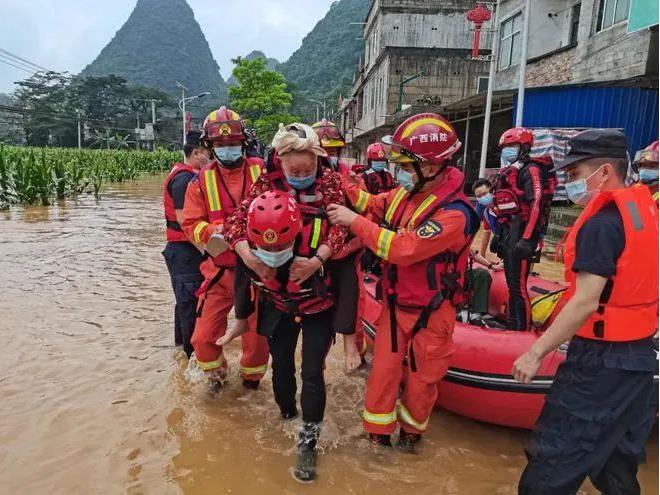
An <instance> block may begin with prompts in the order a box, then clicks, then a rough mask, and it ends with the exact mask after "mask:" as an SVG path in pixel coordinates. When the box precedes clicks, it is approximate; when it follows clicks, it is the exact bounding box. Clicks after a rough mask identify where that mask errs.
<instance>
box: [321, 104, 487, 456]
mask: <svg viewBox="0 0 660 495" xmlns="http://www.w3.org/2000/svg"><path fill="white" fill-rule="evenodd" d="M383 142H384V143H386V144H388V145H389V146H390V147H391V151H390V154H389V157H388V159H389V161H390V162H394V163H395V164H396V166H397V173H396V179H397V182H398V183H399V186H400V187H398V188H396V189H394V190H392V191H389V192H387V193H383V194H379V195H377V196H374V195H371V194H369V193H367V192H365V191H363V190H361V189H360V188H359V187H358V186H357V185H353V186H350V185H347V186H346V189H347V193H348V194H349V196H350V197H351V200H352V203H353V204H354V205H355V207H356V209H357V210H358V211H359V212H360V213H361V214H363V215H370V218H371V219H372V220H371V219H368V218H366V217H365V216H360V215H358V214H357V213H355V212H353V211H351V210H349V209H348V208H345V207H341V206H334V205H333V206H332V207H331V208H330V211H329V216H330V221H331V222H332V223H335V224H339V225H346V226H349V227H350V230H351V232H352V233H353V234H354V235H355V236H357V237H359V238H360V239H361V240H362V242H363V243H364V245H365V246H366V247H367V248H369V249H371V250H372V251H374V252H375V253H376V254H377V255H378V256H379V257H381V258H382V260H383V277H382V278H381V282H382V290H381V292H382V294H383V311H382V313H381V315H380V317H379V318H378V320H377V322H376V326H377V333H376V339H375V343H374V359H373V363H372V369H371V373H370V374H369V379H368V381H367V390H366V398H365V403H364V412H363V420H364V421H363V425H364V428H365V430H366V431H367V432H368V433H369V439H370V440H371V441H372V442H373V443H375V444H379V445H384V446H390V445H391V441H390V435H391V434H392V433H393V432H394V430H395V428H396V424H397V420H398V422H399V424H400V426H401V428H400V432H399V440H398V446H399V448H401V449H402V450H404V451H414V450H415V445H416V444H417V442H418V441H419V440H420V439H421V435H422V433H423V432H424V431H425V430H426V428H427V426H428V422H429V417H430V415H431V411H432V409H433V405H434V404H435V401H436V398H437V388H436V387H437V384H438V382H439V381H440V380H442V378H443V376H444V375H445V373H446V371H447V368H448V365H449V358H450V357H451V355H452V354H453V352H454V344H453V341H452V334H453V330H454V323H455V321H456V306H457V304H458V303H459V302H460V300H461V299H462V297H463V296H464V294H463V290H462V283H463V276H464V273H465V268H466V263H467V258H468V254H469V246H470V244H471V242H472V239H473V237H474V234H475V232H476V231H477V229H478V227H479V219H478V218H477V216H476V213H475V211H474V209H473V208H472V206H471V204H470V201H469V200H468V198H467V197H466V196H465V195H464V194H463V184H464V177H463V174H462V173H461V172H460V171H459V170H458V169H457V168H455V167H453V166H451V158H452V156H453V155H454V153H456V152H457V151H458V149H459V148H460V147H461V142H460V141H459V140H458V136H457V135H456V131H455V130H454V128H453V127H452V126H451V124H449V122H447V120H445V119H444V118H443V117H442V116H440V115H437V114H432V113H424V114H419V115H415V116H413V117H410V118H409V119H407V120H406V121H405V122H403V123H402V124H401V125H400V126H399V127H398V128H397V130H396V132H395V133H394V135H393V136H386V137H384V138H383ZM404 360H405V362H406V364H405V365H404ZM401 383H404V389H403V393H402V395H401V397H399V390H400V386H401Z"/></svg>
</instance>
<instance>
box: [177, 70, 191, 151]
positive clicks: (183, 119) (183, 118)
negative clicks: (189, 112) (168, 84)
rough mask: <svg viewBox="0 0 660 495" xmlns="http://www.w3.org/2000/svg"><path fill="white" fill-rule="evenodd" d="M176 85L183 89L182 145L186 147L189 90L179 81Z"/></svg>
mask: <svg viewBox="0 0 660 495" xmlns="http://www.w3.org/2000/svg"><path fill="white" fill-rule="evenodd" d="M176 85H177V86H178V87H179V88H181V102H180V103H179V105H180V107H179V108H181V123H182V126H183V128H182V131H181V132H182V134H183V138H182V141H181V142H182V143H183V146H185V145H186V91H188V88H186V87H185V86H184V85H183V84H181V83H180V82H179V81H177V83H176Z"/></svg>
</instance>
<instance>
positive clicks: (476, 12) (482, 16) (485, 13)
mask: <svg viewBox="0 0 660 495" xmlns="http://www.w3.org/2000/svg"><path fill="white" fill-rule="evenodd" d="M492 16H493V13H492V12H491V11H490V10H488V8H487V7H484V6H483V5H481V4H480V3H478V4H477V6H476V7H475V8H473V9H472V10H469V11H468V13H467V15H466V17H467V20H468V21H470V22H473V23H474V38H473V41H472V58H477V57H478V56H479V39H480V38H481V26H482V25H483V23H484V22H487V21H490V19H491V17H492Z"/></svg>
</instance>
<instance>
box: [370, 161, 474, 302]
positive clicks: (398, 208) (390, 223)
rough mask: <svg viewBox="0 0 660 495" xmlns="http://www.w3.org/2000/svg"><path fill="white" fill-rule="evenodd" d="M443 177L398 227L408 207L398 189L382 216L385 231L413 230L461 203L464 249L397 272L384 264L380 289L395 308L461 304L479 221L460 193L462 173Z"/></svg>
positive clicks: (452, 172)
mask: <svg viewBox="0 0 660 495" xmlns="http://www.w3.org/2000/svg"><path fill="white" fill-rule="evenodd" d="M445 174H446V180H444V181H442V183H441V184H439V185H438V187H437V188H436V189H434V190H433V191H431V192H430V193H429V194H428V195H427V197H426V199H425V200H424V201H423V202H422V203H421V204H420V205H419V207H417V209H416V210H415V211H414V213H413V214H412V216H411V217H410V219H409V220H408V223H407V224H406V225H402V221H403V218H402V217H403V214H404V211H405V209H406V206H407V203H408V201H404V199H405V198H406V197H409V194H408V193H407V192H406V191H405V190H404V189H403V188H399V189H398V190H397V192H396V194H395V196H394V199H393V200H392V202H391V203H390V205H389V207H388V209H387V211H386V213H385V218H384V220H385V222H384V223H385V227H386V228H388V229H390V230H393V231H395V232H396V231H398V230H399V229H407V230H415V229H417V228H419V227H420V226H421V225H422V224H423V223H424V222H425V221H426V220H428V219H429V218H431V217H432V216H433V215H434V214H435V213H436V212H437V211H438V210H441V209H443V208H445V207H446V206H448V205H449V204H451V203H456V202H461V203H463V204H464V205H465V206H466V207H467V210H468V211H469V212H470V215H471V216H472V218H471V219H470V220H471V222H470V223H471V225H472V231H471V232H470V235H469V236H468V239H467V240H466V243H465V245H464V246H463V247H462V248H461V249H459V250H457V251H445V252H443V253H439V254H436V255H434V256H432V257H431V258H428V259H426V260H423V261H420V262H418V263H414V264H413V265H410V266H406V267H405V269H402V270H397V266H396V265H393V264H391V263H388V262H385V263H384V266H383V273H384V274H385V276H384V277H383V289H384V291H385V294H388V296H391V297H392V298H393V302H395V303H396V304H397V305H398V306H403V307H408V308H424V309H427V308H428V310H429V311H430V312H431V311H434V310H435V309H437V307H439V306H440V303H441V302H442V301H443V300H445V299H449V300H451V301H452V304H454V305H457V304H459V303H461V302H462V301H463V300H464V297H465V294H464V292H463V279H464V276H465V267H466V264H467V259H468V254H469V249H468V248H469V246H470V245H471V243H472V238H473V237H474V234H475V233H476V230H477V229H478V228H479V218H478V217H477V214H476V212H475V211H474V209H473V208H472V205H471V203H470V200H469V199H468V198H467V197H466V196H465V194H464V193H463V183H464V176H463V173H462V172H460V171H459V170H458V169H456V168H454V167H449V168H447V171H446V172H445Z"/></svg>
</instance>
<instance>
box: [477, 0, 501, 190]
mask: <svg viewBox="0 0 660 495" xmlns="http://www.w3.org/2000/svg"><path fill="white" fill-rule="evenodd" d="M499 18H500V2H499V0H497V2H496V3H495V20H494V21H493V26H494V29H493V41H492V43H491V46H490V70H489V72H488V91H487V92H486V109H485V111H484V132H483V137H482V139H481V157H480V158H479V177H480V178H483V177H485V176H486V154H487V153H488V133H489V132H490V114H491V110H492V108H493V79H494V78H495V63H496V60H497V49H498V46H499V41H500V40H499V34H500V31H499V24H498V21H499Z"/></svg>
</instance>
